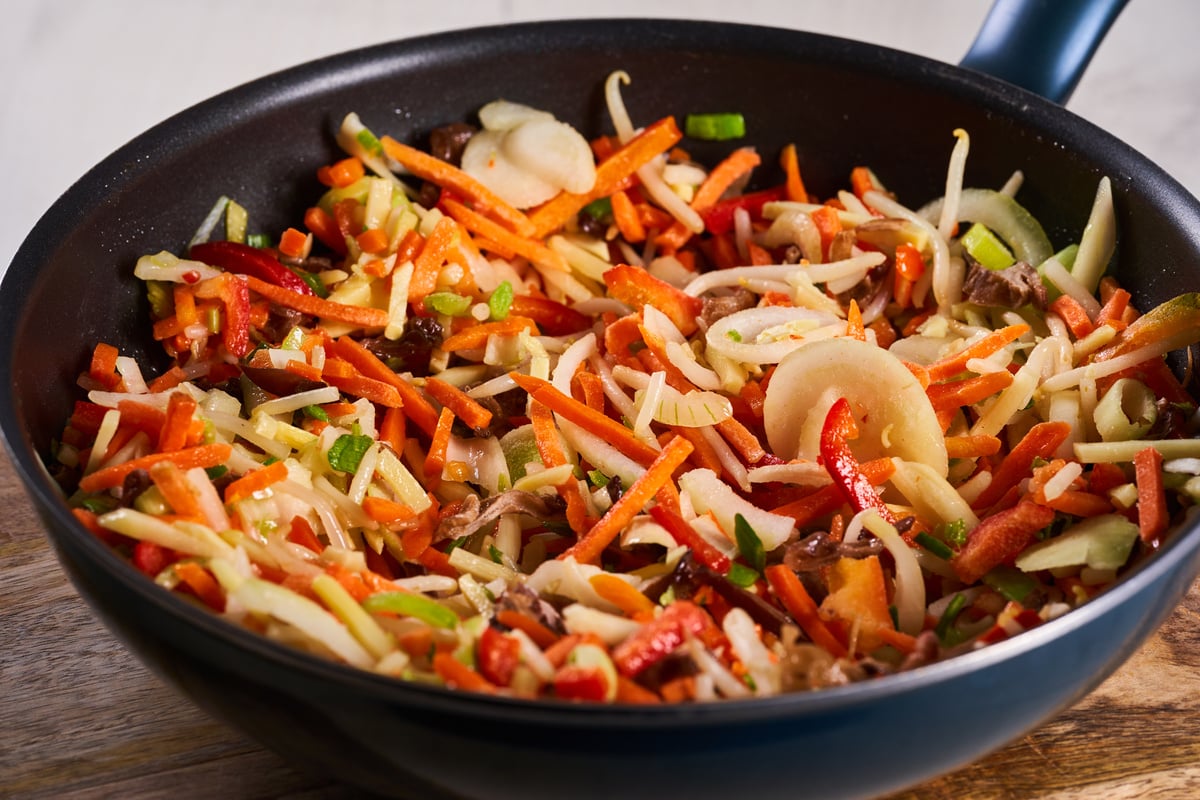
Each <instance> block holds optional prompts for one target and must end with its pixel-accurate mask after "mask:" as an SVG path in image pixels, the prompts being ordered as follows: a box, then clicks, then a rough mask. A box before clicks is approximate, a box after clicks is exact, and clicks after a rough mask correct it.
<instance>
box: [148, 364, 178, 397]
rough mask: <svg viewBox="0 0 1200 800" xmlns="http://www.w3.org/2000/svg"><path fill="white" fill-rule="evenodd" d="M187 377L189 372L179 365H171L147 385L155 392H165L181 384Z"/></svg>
mask: <svg viewBox="0 0 1200 800" xmlns="http://www.w3.org/2000/svg"><path fill="white" fill-rule="evenodd" d="M186 379H187V373H186V372H184V371H183V370H182V369H180V367H179V366H178V365H176V366H173V367H171V368H170V369H169V370H167V371H166V372H164V373H163V374H162V375H159V376H158V377H157V378H155V379H154V380H152V381H150V383H149V385H148V386H147V387H146V388H148V389H149V390H150V391H151V392H153V393H154V394H158V393H159V392H165V391H168V390H170V389H174V388H175V387H176V386H178V385H179V384H181V383H183V382H184V381H185V380H186Z"/></svg>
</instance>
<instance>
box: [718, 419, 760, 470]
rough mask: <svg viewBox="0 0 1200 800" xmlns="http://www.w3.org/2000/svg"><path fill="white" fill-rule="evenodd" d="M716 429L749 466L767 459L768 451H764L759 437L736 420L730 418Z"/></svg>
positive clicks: (719, 423) (721, 422) (720, 423)
mask: <svg viewBox="0 0 1200 800" xmlns="http://www.w3.org/2000/svg"><path fill="white" fill-rule="evenodd" d="M716 428H717V431H718V432H719V433H720V434H721V435H722V436H723V437H725V441H727V442H729V444H730V445H731V446H732V447H733V449H734V450H736V451H737V452H738V455H740V456H741V457H742V460H744V461H745V462H746V463H747V464H757V463H758V462H759V461H762V460H763V458H765V457H766V455H767V451H766V450H765V449H763V446H762V443H761V442H759V441H758V437H757V436H755V435H754V433H753V432H752V431H751V430H750V429H749V428H747V427H746V426H745V425H743V424H742V423H740V422H738V421H737V420H736V419H735V418H733V417H730V418H728V419H725V420H722V421H720V422H718V423H717V424H716Z"/></svg>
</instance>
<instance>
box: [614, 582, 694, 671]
mask: <svg viewBox="0 0 1200 800" xmlns="http://www.w3.org/2000/svg"><path fill="white" fill-rule="evenodd" d="M715 629H716V624H715V623H714V622H713V620H712V617H710V616H709V615H708V612H706V611H705V610H704V609H702V608H700V606H698V605H696V604H695V603H692V602H689V601H687V600H677V601H675V602H674V603H672V604H671V605H669V606H667V608H666V610H665V611H663V613H662V614H661V615H660V616H659V617H658V618H657V619H655V620H652V621H651V622H648V623H646V624H645V625H643V626H642V627H641V628H640V629H639V630H638V631H637V632H636V633H634V634H633V635H632V636H630V637H629V638H628V639H626V640H625V641H623V642H621V643H620V644H619V645H617V647H616V648H615V649H614V650H613V663H614V664H616V665H617V669H618V670H620V672H621V674H623V675H626V676H628V677H630V678H632V677H635V676H636V675H638V674H640V673H641V672H642V671H643V670H645V669H647V668H649V667H651V666H653V665H654V664H657V663H658V662H659V661H662V660H663V659H664V658H666V657H667V656H669V655H670V654H671V653H672V652H674V650H675V648H677V647H679V646H680V645H681V644H683V643H684V641H685V640H686V638H687V636H688V634H692V635H696V636H700V637H701V638H702V639H703V638H705V636H704V634H706V633H708V632H710V630H715Z"/></svg>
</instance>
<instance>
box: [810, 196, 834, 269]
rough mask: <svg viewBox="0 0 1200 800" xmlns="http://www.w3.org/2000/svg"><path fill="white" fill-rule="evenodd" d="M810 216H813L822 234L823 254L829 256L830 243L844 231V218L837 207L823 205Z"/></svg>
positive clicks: (814, 222)
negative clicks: (840, 215)
mask: <svg viewBox="0 0 1200 800" xmlns="http://www.w3.org/2000/svg"><path fill="white" fill-rule="evenodd" d="M809 216H810V217H811V218H812V221H813V224H814V225H816V226H817V233H819V234H820V235H821V255H823V256H824V257H825V258H828V257H829V247H830V245H832V244H833V240H834V238H835V237H836V236H837V235H838V234H839V233H841V231H842V218H841V217H839V216H838V213H837V209H836V208H830V207H829V206H821V207H820V208H818V209H817V210H815V211H813V212H812V213H811V214H809Z"/></svg>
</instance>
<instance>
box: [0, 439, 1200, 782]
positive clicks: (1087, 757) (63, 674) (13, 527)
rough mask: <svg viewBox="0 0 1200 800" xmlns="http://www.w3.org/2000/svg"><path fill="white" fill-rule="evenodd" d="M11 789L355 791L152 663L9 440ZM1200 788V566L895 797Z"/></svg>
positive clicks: (3, 603) (1, 768)
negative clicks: (1036, 721) (235, 722)
mask: <svg viewBox="0 0 1200 800" xmlns="http://www.w3.org/2000/svg"><path fill="white" fill-rule="evenodd" d="M0 508H2V509H4V521H3V523H2V524H0V622H2V625H0V634H2V635H3V645H2V649H0V797H3V798H8V797H12V798H93V797H119V798H127V799H129V800H132V799H134V798H153V797H170V798H172V800H181V799H182V798H193V797H222V798H258V797H263V798H265V797H286V798H349V797H353V796H355V793H354V792H353V791H351V790H349V789H347V788H345V787H342V786H339V785H337V784H335V783H333V782H330V781H328V780H324V779H321V778H315V777H313V776H309V775H305V774H302V773H300V772H297V771H296V770H294V769H292V768H291V767H289V766H288V765H287V764H286V763H285V762H284V761H283V759H282V758H280V757H279V756H277V755H275V754H273V753H270V752H267V751H266V750H264V749H262V748H261V747H259V746H258V745H256V744H255V743H254V742H251V741H250V740H248V739H246V738H245V737H244V736H242V735H241V734H239V733H237V732H236V731H234V730H231V729H229V728H227V727H225V726H224V725H222V724H221V723H218V722H216V721H214V720H212V719H210V718H209V717H208V716H206V715H205V714H204V713H203V712H201V711H199V710H198V709H197V708H195V707H194V706H192V705H191V704H190V703H189V702H188V701H187V700H185V699H183V698H182V697H181V696H179V695H177V694H176V693H175V692H174V691H173V690H171V689H169V688H168V687H166V686H165V685H164V684H162V683H161V682H160V681H159V680H158V679H156V678H155V677H153V676H152V675H150V674H149V673H148V672H147V670H146V669H145V668H144V667H143V666H142V665H141V664H140V663H139V662H138V661H137V660H136V659H135V658H134V657H133V656H132V655H131V654H130V653H129V652H128V651H127V650H126V649H125V648H124V646H123V645H121V644H120V643H119V642H118V641H117V640H116V639H115V638H114V637H113V636H112V634H110V633H109V632H108V630H107V629H106V628H105V627H103V625H101V623H100V622H99V621H98V620H97V619H96V618H95V617H94V616H93V615H92V613H91V611H90V610H89V608H88V607H87V606H86V604H85V603H84V602H83V601H82V600H81V599H80V598H79V596H78V595H77V594H76V593H75V590H74V588H73V587H72V586H71V585H70V583H69V582H68V581H67V579H66V576H65V574H64V573H63V571H62V569H61V568H60V567H59V565H58V562H57V560H56V559H55V556H54V554H53V552H52V551H51V549H50V547H49V545H48V543H47V542H46V540H45V537H44V535H43V534H42V531H41V528H40V524H39V522H38V520H37V519H36V517H35V515H34V512H33V510H32V508H31V506H30V504H29V501H28V499H27V498H26V496H25V493H24V490H23V489H22V488H21V487H20V486H19V485H18V483H17V480H16V477H15V475H14V474H13V470H12V467H11V465H10V463H9V461H8V459H7V457H6V456H5V455H2V454H0ZM1197 797H1200V581H1198V582H1197V583H1196V584H1195V585H1193V587H1192V589H1191V591H1190V592H1189V594H1188V596H1187V598H1186V599H1185V600H1184V602H1183V603H1182V604H1181V605H1180V607H1179V608H1178V609H1177V610H1176V611H1175V613H1174V614H1173V615H1172V616H1171V618H1170V620H1169V621H1168V622H1167V623H1166V624H1165V625H1164V626H1163V628H1162V629H1161V630H1160V631H1159V632H1158V634H1157V635H1155V636H1154V637H1153V638H1152V639H1150V640H1149V642H1148V643H1147V644H1146V645H1145V646H1144V647H1143V648H1142V650H1141V651H1140V652H1139V653H1138V654H1137V655H1136V656H1134V657H1133V658H1132V659H1131V660H1130V661H1129V662H1127V663H1126V664H1125V666H1124V667H1123V668H1122V669H1121V670H1120V671H1119V672H1117V673H1116V674H1115V675H1114V676H1113V677H1111V678H1110V679H1109V680H1108V681H1107V682H1106V683H1105V684H1103V685H1102V686H1101V687H1100V688H1099V689H1098V690H1096V691H1095V692H1094V693H1093V694H1092V695H1091V696H1090V697H1088V698H1087V699H1085V700H1084V701H1083V702H1081V703H1080V704H1079V705H1077V706H1076V707H1075V708H1072V709H1070V710H1068V711H1066V712H1065V713H1063V714H1061V715H1060V716H1059V717H1058V718H1056V719H1054V720H1052V721H1051V722H1049V723H1048V724H1046V725H1044V726H1043V727H1041V728H1040V729H1038V730H1036V731H1034V732H1033V733H1031V734H1029V735H1028V736H1025V737H1024V738H1022V739H1021V740H1019V741H1017V742H1014V743H1013V744H1011V745H1009V746H1008V747H1007V748H1005V749H1003V750H1001V751H999V752H997V753H994V754H992V755H991V756H989V757H988V758H985V759H984V760H982V761H980V762H978V763H976V764H974V765H972V766H970V767H967V768H965V769H962V770H959V771H958V772H954V773H952V774H950V775H947V776H945V777H942V778H940V779H938V780H936V781H932V782H930V783H928V784H925V785H923V786H920V787H917V788H915V789H912V790H910V791H906V792H902V793H900V794H898V795H894V796H893V797H892V798H891V800H901V798H903V800H927V799H932V798H936V799H937V800H941V799H942V798H946V799H947V800H949V798H954V799H955V800H960V799H961V798H973V799H979V800H987V799H989V798H995V799H996V800H1000V799H1001V798H1003V800H1018V799H1022V800H1023V799H1025V798H1030V799H1033V798H1041V799H1046V798H1054V800H1068V799H1073V798H1079V799H1082V798H1088V799H1089V800H1091V799H1092V798H1107V799H1110V800H1111V799H1112V798H1121V799H1122V800H1132V799H1134V798H1136V799H1137V800H1147V799H1148V798H1155V799H1156V800H1162V799H1164V798H1180V799H1181V800H1182V798H1197Z"/></svg>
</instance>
